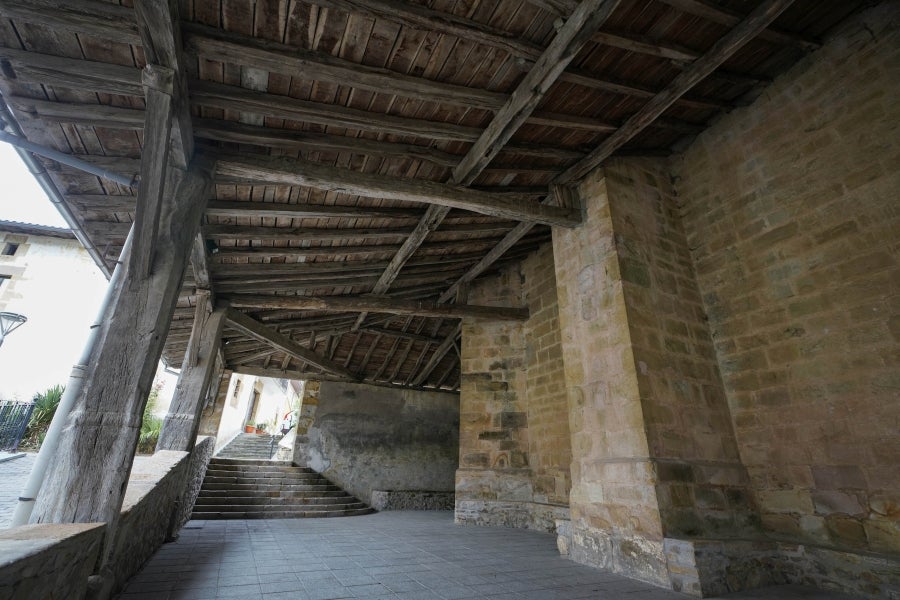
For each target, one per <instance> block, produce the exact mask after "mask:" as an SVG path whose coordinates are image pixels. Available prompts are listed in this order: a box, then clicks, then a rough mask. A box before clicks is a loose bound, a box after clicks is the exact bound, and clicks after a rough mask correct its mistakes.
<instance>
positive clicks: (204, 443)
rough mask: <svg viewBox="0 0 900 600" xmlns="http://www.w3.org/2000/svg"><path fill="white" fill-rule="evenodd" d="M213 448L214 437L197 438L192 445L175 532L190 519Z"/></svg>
mask: <svg viewBox="0 0 900 600" xmlns="http://www.w3.org/2000/svg"><path fill="white" fill-rule="evenodd" d="M215 448H216V438H215V436H203V437H198V438H197V443H196V444H194V450H193V452H191V460H190V463H189V465H188V472H187V477H188V481H187V485H186V486H185V490H184V496H182V497H181V505H180V509H179V513H178V518H177V520H176V522H175V530H176V531H177V530H179V529H181V528H182V527H183V526H184V524H185V523H187V522H188V521H190V519H191V511H193V510H194V502H196V501H197V496H198V495H200V486H202V485H203V478H204V477H205V476H206V467H208V466H209V459H210V458H212V455H213V451H214V450H215Z"/></svg>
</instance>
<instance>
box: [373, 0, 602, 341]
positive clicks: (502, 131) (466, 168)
mask: <svg viewBox="0 0 900 600" xmlns="http://www.w3.org/2000/svg"><path fill="white" fill-rule="evenodd" d="M618 1H619V0H585V1H584V2H582V3H581V4H579V5H578V7H577V8H576V10H575V11H574V12H573V13H572V15H571V17H569V18H568V19H567V20H566V23H565V25H563V26H562V27H561V28H560V29H559V31H558V32H557V34H556V36H555V37H554V38H553V41H552V42H551V43H550V46H549V47H548V48H547V50H545V51H544V52H542V53H541V55H540V57H539V58H538V59H537V62H536V63H535V64H534V67H533V68H532V69H531V70H530V71H529V72H528V74H527V75H526V76H525V78H524V79H523V80H522V81H521V82H520V83H519V85H518V86H517V87H516V89H515V91H513V93H512V95H511V96H510V97H509V99H508V100H507V101H506V103H505V104H504V105H503V107H502V108H501V109H500V110H499V111H498V112H497V113H496V114H495V115H494V118H493V120H492V121H491V123H490V125H488V127H487V129H486V130H485V131H483V132H482V133H481V135H479V137H478V139H477V140H476V141H475V144H473V145H472V147H471V148H470V149H469V151H468V152H467V153H466V155H465V156H464V157H463V158H462V160H461V161H460V162H459V164H458V165H456V167H454V169H453V172H452V174H451V176H450V182H451V183H452V184H454V185H461V186H468V185H471V184H472V182H473V181H475V179H476V178H477V177H478V175H479V174H481V172H482V171H483V170H484V169H485V168H486V167H487V165H488V164H489V163H490V162H491V160H493V159H494V157H496V156H497V154H498V153H499V152H500V150H501V148H503V146H505V145H506V143H507V142H508V141H509V139H510V138H511V137H512V135H513V134H514V133H515V132H516V131H518V129H519V127H521V125H522V124H523V123H524V122H525V121H526V119H528V117H529V116H531V113H532V112H533V111H534V110H535V109H536V108H537V106H538V104H539V103H540V101H541V99H542V98H543V97H544V95H545V94H546V93H547V91H548V90H549V89H550V87H551V86H552V85H553V84H554V83H555V82H556V79H557V78H558V77H559V75H560V73H561V72H562V71H563V70H564V69H565V68H566V67H567V66H568V65H569V63H570V62H571V61H572V59H574V58H575V55H576V54H577V53H578V51H579V50H580V49H581V48H582V46H584V44H585V43H586V42H587V40H588V38H589V37H590V35H591V34H592V33H593V32H594V31H595V30H596V29H597V28H598V27H600V25H602V24H603V22H604V21H605V20H606V19H607V18H608V17H609V15H610V14H611V13H612V11H613V10H614V9H615V7H616V6H617V5H618ZM448 212H449V207H448V206H447V205H432V206H430V207H428V210H427V211H426V213H425V216H423V217H422V220H421V221H419V224H418V225H417V226H416V229H415V231H414V232H413V233H412V234H411V235H410V236H409V237H408V238H407V239H406V241H405V242H404V243H403V245H402V246H401V247H400V250H399V252H397V254H395V255H394V258H393V259H392V260H391V264H390V265H388V267H387V268H386V269H385V271H384V273H383V274H382V276H381V278H380V279H379V280H378V283H376V284H375V286H374V287H373V289H372V293H373V294H383V293H385V292H386V291H387V290H388V288H390V286H391V283H392V282H393V281H394V280H395V279H396V278H397V276H398V275H399V273H400V270H401V269H402V268H403V265H405V264H406V261H408V260H409V259H410V258H411V257H412V255H413V254H415V252H416V251H417V250H418V249H419V247H420V246H421V245H422V244H423V243H424V242H425V238H427V237H428V235H429V234H430V233H431V232H433V231H434V230H435V229H437V228H438V227H439V226H440V224H441V222H442V221H443V220H444V218H445V217H446V216H447V213H448ZM365 318H366V313H365V312H363V313H361V314H360V315H359V318H358V319H357V321H356V327H359V326H360V325H361V324H362V322H363V320H364V319H365Z"/></svg>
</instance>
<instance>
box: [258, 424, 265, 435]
mask: <svg viewBox="0 0 900 600" xmlns="http://www.w3.org/2000/svg"><path fill="white" fill-rule="evenodd" d="M265 432H266V424H265V423H257V424H256V433H265Z"/></svg>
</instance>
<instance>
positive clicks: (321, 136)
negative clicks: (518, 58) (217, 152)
mask: <svg viewBox="0 0 900 600" xmlns="http://www.w3.org/2000/svg"><path fill="white" fill-rule="evenodd" d="M194 133H195V135H196V136H197V137H200V138H204V139H208V140H215V141H219V142H231V143H236V144H253V145H256V146H264V147H268V148H286V149H298V150H307V151H317V152H320V151H322V150H332V151H335V152H352V153H354V154H366V155H369V156H382V157H400V158H411V159H416V160H424V161H428V162H430V163H433V164H436V165H440V166H442V167H454V166H456V163H457V162H458V161H459V157H458V156H457V155H455V154H450V153H449V152H443V151H441V150H437V149H436V148H431V147H429V146H419V145H416V144H401V143H397V142H383V141H377V140H369V139H366V138H359V137H351V136H343V135H332V134H328V133H315V132H310V131H300V130H296V129H276V128H272V127H259V126H257V125H247V124H244V123H235V122H234V121H224V120H220V119H194Z"/></svg>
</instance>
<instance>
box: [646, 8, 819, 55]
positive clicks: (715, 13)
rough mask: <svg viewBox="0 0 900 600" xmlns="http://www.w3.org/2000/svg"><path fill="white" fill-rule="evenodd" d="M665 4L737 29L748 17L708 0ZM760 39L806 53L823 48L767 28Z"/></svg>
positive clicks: (791, 34)
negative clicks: (800, 49) (799, 49)
mask: <svg viewBox="0 0 900 600" xmlns="http://www.w3.org/2000/svg"><path fill="white" fill-rule="evenodd" d="M660 2H662V3H664V4H668V5H669V6H671V7H672V8H674V9H676V10H679V11H681V12H684V13H687V14H689V15H694V16H695V17H701V18H703V19H706V20H707V21H712V22H713V23H719V24H720V25H726V26H728V27H735V26H736V25H738V24H739V23H741V22H742V21H743V20H744V19H745V18H746V17H744V16H742V15H740V14H738V13H736V12H734V11H732V10H730V9H728V8H725V7H723V6H718V5H716V4H713V3H712V2H708V1H707V0H660ZM759 38H760V39H763V40H766V41H767V42H774V43H776V44H782V45H786V46H796V47H798V48H802V49H803V50H805V51H812V50H815V49H817V48H819V47H820V46H821V44H820V43H819V42H818V41H816V40H814V39H811V38H809V37H806V36H803V35H799V34H796V33H791V32H788V31H782V30H780V29H777V28H774V27H771V26H767V27H766V28H765V29H763V30H762V31H761V32H760V33H759Z"/></svg>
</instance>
